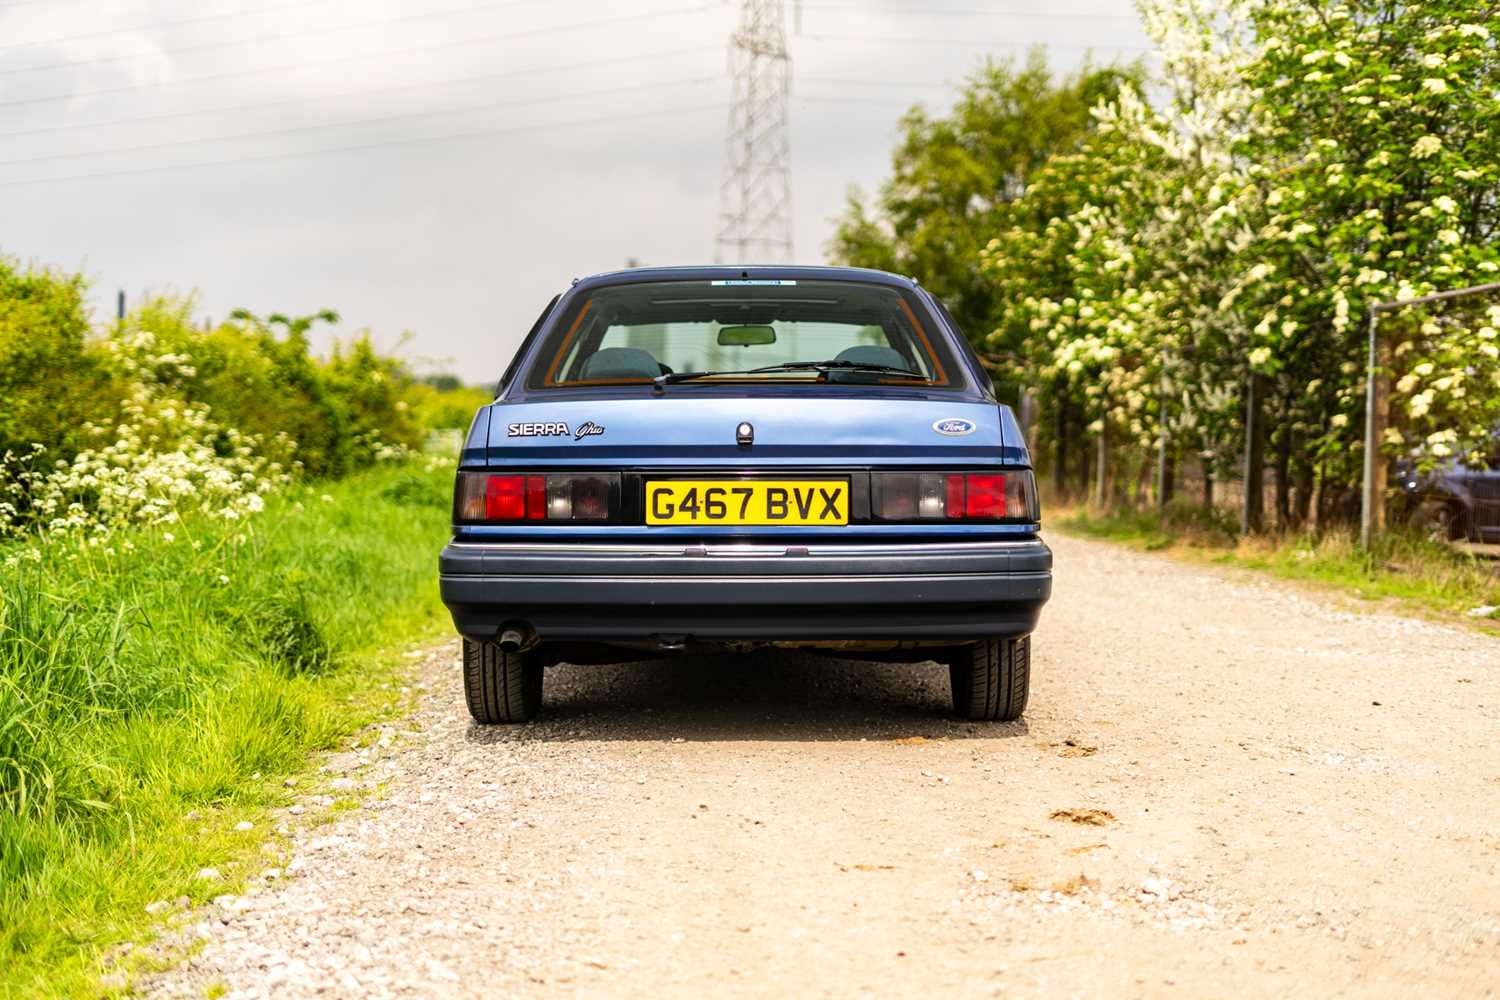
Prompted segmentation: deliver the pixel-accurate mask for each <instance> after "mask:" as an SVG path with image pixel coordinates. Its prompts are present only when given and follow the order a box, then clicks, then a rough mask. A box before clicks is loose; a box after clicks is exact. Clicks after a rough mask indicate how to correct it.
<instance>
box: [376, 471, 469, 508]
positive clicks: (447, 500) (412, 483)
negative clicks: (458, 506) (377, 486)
mask: <svg viewBox="0 0 1500 1000" xmlns="http://www.w3.org/2000/svg"><path fill="white" fill-rule="evenodd" d="M381 495H382V496H384V497H385V498H386V499H387V500H389V501H390V502H391V503H396V504H400V505H401V506H403V507H442V508H445V509H446V508H447V507H449V506H450V505H451V504H452V503H453V491H452V490H451V489H450V488H449V487H448V486H447V485H446V484H444V483H442V482H439V481H436V480H434V479H433V478H432V477H431V476H416V475H411V476H401V477H399V478H398V479H396V480H394V481H393V482H392V483H391V484H390V485H389V486H387V487H386V488H385V490H384V491H383V492H382V494H381Z"/></svg>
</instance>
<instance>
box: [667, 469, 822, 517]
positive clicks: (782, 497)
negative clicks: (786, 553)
mask: <svg viewBox="0 0 1500 1000" xmlns="http://www.w3.org/2000/svg"><path fill="white" fill-rule="evenodd" d="M646 523H647V524H848V523H849V484H848V483H847V482H845V481H843V480H826V481H825V480H809V479H787V480H769V479H760V480H744V479H738V480H736V479H731V480H712V479H708V480H688V479H675V480H670V481H663V482H654V483H650V482H648V483H647V484H646Z"/></svg>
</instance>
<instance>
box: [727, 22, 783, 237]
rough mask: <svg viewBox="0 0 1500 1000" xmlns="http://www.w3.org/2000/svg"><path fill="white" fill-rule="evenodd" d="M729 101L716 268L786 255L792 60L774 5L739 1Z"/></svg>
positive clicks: (731, 39) (732, 39) (731, 46)
mask: <svg viewBox="0 0 1500 1000" xmlns="http://www.w3.org/2000/svg"><path fill="white" fill-rule="evenodd" d="M729 73H730V79H731V81H732V85H733V100H732V103H731V104H730V107H729V132H728V135H727V136H726V138H725V144H724V182H723V184H722V185H721V187H720V188H719V231H718V237H717V239H716V241H715V243H716V246H715V257H716V258H717V259H718V260H719V261H720V262H721V263H727V264H751V263H768V264H775V263H784V262H787V261H790V260H791V258H792V171H791V163H790V161H791V138H790V136H789V135H788V112H787V104H788V98H789V97H790V95H791V89H792V60H791V56H789V55H788V54H787V50H786V25H785V21H784V18H783V16H782V0H743V2H742V3H741V5H740V24H739V28H738V29H736V30H735V32H734V34H732V35H730V36H729Z"/></svg>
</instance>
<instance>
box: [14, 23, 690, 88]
mask: <svg viewBox="0 0 1500 1000" xmlns="http://www.w3.org/2000/svg"><path fill="white" fill-rule="evenodd" d="M712 7H713V4H707V3H705V4H699V5H697V6H696V7H683V8H679V9H678V10H675V11H652V12H649V13H647V12H637V13H633V14H620V15H617V16H615V17H601V18H595V19H593V20H591V21H575V22H573V23H571V24H553V25H546V26H544V27H540V28H527V29H526V30H524V31H507V32H500V33H497V34H490V35H477V36H475V37H473V38H457V39H453V40H452V41H447V42H430V43H424V44H422V45H409V46H407V47H406V48H402V49H386V50H384V51H380V52H362V53H357V54H355V55H348V56H335V57H333V58H331V59H313V60H307V61H304V62H294V63H280V64H277V65H275V66H262V67H259V68H256V69H246V70H231V71H229V72H226V73H210V74H208V75H206V76H192V77H183V78H182V79H178V80H160V81H152V82H146V83H130V84H124V85H121V86H118V87H99V88H96V89H94V90H76V91H71V92H69V93H66V94H48V95H46V96H44V97H22V98H17V99H15V100H10V101H0V108H13V107H20V106H22V105H30V104H46V103H49V102H52V101H68V100H73V99H74V98H78V97H98V96H100V95H103V94H123V93H127V92H131V91H137V90H157V89H160V88H163V87H176V86H181V85H183V84H194V83H208V82H211V81H215V80H229V79H236V78H238V77H243V76H262V75H264V74H266V73H281V72H285V71H287V70H297V69H306V68H308V67H310V66H337V65H341V64H343V63H350V62H358V61H359V60H361V59H375V58H380V57H386V56H399V55H408V54H410V53H413V52H436V51H441V50H443V49H454V48H462V47H464V46H467V45H482V44H485V43H487V42H496V41H505V40H509V39H513V38H529V37H533V36H535V35H546V34H552V33H554V32H559V31H574V30H577V29H579V28H597V27H602V26H607V25H611V24H623V23H625V22H628V21H639V20H641V19H643V18H647V17H659V16H662V15H663V14H667V13H683V14H686V13H693V12H697V11H704V10H709V9H711V8H712Z"/></svg>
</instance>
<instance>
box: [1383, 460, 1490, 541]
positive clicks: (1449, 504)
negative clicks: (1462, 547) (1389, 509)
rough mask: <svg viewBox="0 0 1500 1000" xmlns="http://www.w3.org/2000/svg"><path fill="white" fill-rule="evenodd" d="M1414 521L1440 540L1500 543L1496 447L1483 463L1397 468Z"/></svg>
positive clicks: (1405, 465) (1403, 466) (1408, 465)
mask: <svg viewBox="0 0 1500 1000" xmlns="http://www.w3.org/2000/svg"><path fill="white" fill-rule="evenodd" d="M1397 475H1398V476H1399V477H1400V483H1401V489H1402V492H1403V493H1405V495H1406V498H1407V502H1408V508H1407V509H1408V510H1409V511H1410V512H1411V517H1412V518H1413V521H1414V523H1416V524H1417V525H1419V526H1421V527H1422V528H1424V529H1425V530H1427V531H1428V532H1429V533H1430V534H1431V535H1432V537H1434V538H1438V539H1442V540H1444V541H1470V542H1487V543H1492V544H1500V450H1497V451H1496V453H1495V454H1493V455H1491V456H1490V460H1489V462H1488V463H1486V465H1485V466H1481V467H1473V466H1467V465H1464V464H1462V463H1459V462H1454V463H1452V464H1451V465H1448V466H1446V467H1444V468H1441V469H1437V470H1434V471H1432V472H1427V473H1421V472H1418V471H1416V469H1415V467H1414V466H1412V465H1410V464H1403V465H1402V466H1400V467H1398V469H1397Z"/></svg>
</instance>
